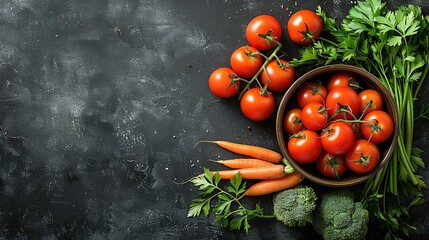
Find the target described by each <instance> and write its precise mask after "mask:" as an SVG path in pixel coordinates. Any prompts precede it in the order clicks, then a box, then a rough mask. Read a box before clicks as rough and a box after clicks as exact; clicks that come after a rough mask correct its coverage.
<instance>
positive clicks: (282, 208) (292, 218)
mask: <svg viewBox="0 0 429 240" xmlns="http://www.w3.org/2000/svg"><path fill="white" fill-rule="evenodd" d="M316 201H317V196H316V193H315V191H314V189H313V188H311V187H309V186H297V187H294V188H291V189H287V190H284V191H281V192H279V193H277V194H276V195H274V197H273V207H274V215H275V216H276V218H277V219H278V220H279V221H281V222H283V223H284V224H286V225H287V226H289V227H296V226H300V227H302V226H304V225H305V224H306V223H307V222H311V215H312V213H313V211H314V209H315V208H316Z"/></svg>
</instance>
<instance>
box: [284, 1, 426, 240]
mask: <svg viewBox="0 0 429 240" xmlns="http://www.w3.org/2000/svg"><path fill="white" fill-rule="evenodd" d="M317 14H318V15H319V16H320V17H321V19H322V21H323V24H324V33H325V34H327V35H328V36H326V38H320V39H319V41H317V42H314V44H312V45H311V46H309V47H305V48H303V49H302V54H301V57H300V58H299V59H293V60H292V61H291V64H292V65H294V66H295V67H298V66H302V67H304V66H312V67H314V66H320V65H326V64H330V63H346V64H351V65H355V66H359V67H362V68H364V69H366V70H367V71H369V72H371V73H373V74H374V75H375V76H377V77H378V78H379V79H380V81H381V82H382V83H383V84H384V86H386V88H387V89H388V90H389V91H390V93H391V94H392V96H393V97H394V99H395V103H396V105H397V109H398V117H399V135H398V141H397V144H396V146H395V150H394V153H393V156H392V158H391V159H390V161H389V163H388V165H386V166H385V167H384V168H383V169H382V171H380V172H379V173H378V174H377V175H376V176H375V177H373V178H372V179H371V180H369V181H368V182H367V184H366V185H365V187H364V190H363V192H364V194H363V200H365V201H366V202H367V203H368V206H369V207H373V211H372V213H373V215H374V217H376V219H378V220H380V221H381V223H382V225H383V226H384V227H386V229H387V232H386V235H385V238H386V239H391V238H397V237H399V235H398V233H401V234H403V235H405V236H409V235H410V234H412V233H415V232H417V228H416V227H415V226H413V225H411V224H409V221H408V220H409V217H410V216H409V214H410V213H409V208H410V207H411V206H415V205H418V204H421V203H422V202H424V199H423V194H422V193H421V189H422V188H426V184H425V182H424V180H423V178H422V176H420V175H419V173H418V172H419V169H422V168H424V167H425V164H424V162H423V160H422V159H421V158H420V155H421V153H422V150H420V149H418V148H416V147H414V146H413V133H414V121H415V118H416V116H415V113H414V110H415V108H414V104H415V101H416V99H418V97H419V91H420V88H421V86H422V83H423V82H424V80H425V78H426V76H427V73H428V71H429V16H425V15H424V14H423V13H422V10H421V8H420V7H417V6H414V5H407V6H401V7H399V8H398V9H396V10H395V11H391V10H389V9H388V8H387V6H386V4H385V3H384V2H382V1H381V0H366V1H360V2H358V3H357V5H356V6H354V7H352V8H351V9H350V11H349V13H348V15H347V16H346V17H345V18H344V19H343V20H342V22H341V23H340V24H337V23H336V22H335V20H334V19H332V18H329V17H328V16H327V15H326V13H325V12H324V11H323V10H322V9H321V8H320V7H319V8H318V10H317ZM388 195H389V196H395V199H396V200H394V201H389V199H387V197H388ZM405 202H406V203H405Z"/></svg>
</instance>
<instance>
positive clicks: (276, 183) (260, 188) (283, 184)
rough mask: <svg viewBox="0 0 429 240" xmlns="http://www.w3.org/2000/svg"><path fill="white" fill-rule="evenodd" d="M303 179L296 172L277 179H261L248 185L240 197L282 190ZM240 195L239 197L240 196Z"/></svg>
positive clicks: (293, 185)
mask: <svg viewBox="0 0 429 240" xmlns="http://www.w3.org/2000/svg"><path fill="white" fill-rule="evenodd" d="M302 180H304V177H303V176H302V175H301V174H300V173H298V172H296V171H295V172H293V173H290V174H287V175H285V176H284V177H281V178H277V179H268V180H263V181H260V182H258V183H255V184H253V185H252V186H250V187H249V188H248V189H247V190H246V192H244V193H243V195H242V196H241V197H245V196H262V195H267V194H270V193H274V192H278V191H282V190H285V189H289V188H293V187H295V186H296V185H298V184H299V183H300V182H302ZM241 197H240V198H241Z"/></svg>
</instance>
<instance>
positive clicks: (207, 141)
mask: <svg viewBox="0 0 429 240" xmlns="http://www.w3.org/2000/svg"><path fill="white" fill-rule="evenodd" d="M200 143H216V141H210V140H201V141H198V142H197V143H195V145H194V148H195V147H196V146H197V145H198V144H200Z"/></svg>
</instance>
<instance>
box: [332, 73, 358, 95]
mask: <svg viewBox="0 0 429 240" xmlns="http://www.w3.org/2000/svg"><path fill="white" fill-rule="evenodd" d="M326 87H327V88H328V92H330V91H332V89H334V88H337V87H351V88H353V89H358V88H359V83H357V82H356V79H355V78H354V77H353V76H352V75H350V74H348V73H343V72H340V73H335V74H334V75H332V76H331V77H330V78H329V80H328V84H327V85H326Z"/></svg>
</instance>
